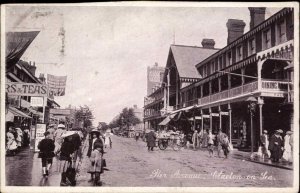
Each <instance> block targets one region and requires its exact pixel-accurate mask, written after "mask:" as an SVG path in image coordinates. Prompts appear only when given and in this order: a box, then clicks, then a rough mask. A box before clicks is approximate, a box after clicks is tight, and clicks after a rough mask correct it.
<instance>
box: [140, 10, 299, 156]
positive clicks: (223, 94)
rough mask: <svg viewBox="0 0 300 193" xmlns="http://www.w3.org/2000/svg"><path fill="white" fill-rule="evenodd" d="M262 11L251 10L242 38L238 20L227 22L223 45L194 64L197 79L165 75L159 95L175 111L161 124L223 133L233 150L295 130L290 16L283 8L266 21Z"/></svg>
mask: <svg viewBox="0 0 300 193" xmlns="http://www.w3.org/2000/svg"><path fill="white" fill-rule="evenodd" d="M265 10H266V9H265V8H249V11H250V18H251V21H250V30H249V32H247V33H245V34H244V27H245V25H246V24H245V23H244V22H243V21H242V20H236V19H229V20H228V22H227V24H226V25H227V28H228V36H227V46H225V47H224V48H222V49H220V50H217V51H215V52H214V53H211V54H210V55H209V56H207V57H205V58H203V59H202V60H201V61H199V62H196V63H194V65H193V66H194V68H195V69H196V71H197V72H198V73H199V78H197V79H192V80H191V79H190V78H195V77H194V76H188V77H182V76H174V75H173V76H172V71H171V70H169V72H170V74H171V75H170V76H165V79H164V80H166V79H168V80H169V81H168V82H167V84H166V87H168V89H167V91H165V92H163V93H165V94H164V95H165V96H166V97H165V98H166V100H168V102H167V104H168V105H169V106H172V107H173V111H170V112H168V113H167V115H166V118H165V119H164V120H163V122H162V123H163V124H165V122H169V123H170V122H171V121H172V120H174V121H176V125H177V127H180V126H182V128H179V129H182V130H185V131H186V132H190V131H192V130H193V129H198V130H201V129H211V130H212V131H213V133H214V134H216V133H217V131H218V130H219V129H221V130H222V131H223V132H225V133H227V134H228V136H229V137H230V141H231V142H232V144H233V145H234V146H235V147H237V148H241V149H243V148H244V149H249V148H251V149H252V150H253V149H255V148H256V147H258V145H259V136H260V134H261V133H262V131H263V130H267V131H268V133H269V134H273V133H274V131H275V130H277V129H282V130H283V131H287V130H293V124H292V123H293V76H294V73H293V66H294V61H293V50H294V49H293V48H294V19H293V18H294V11H293V9H292V8H284V9H282V10H280V11H279V12H277V13H276V14H274V15H272V16H271V17H269V18H268V19H267V20H265ZM208 42H209V41H208ZM171 47H172V46H171ZM179 57H180V59H181V60H183V58H184V56H183V54H180V56H179ZM189 57H192V56H191V54H190V55H189ZM171 58H172V57H171ZM169 59H170V58H168V62H167V67H168V66H169ZM175 61H176V60H175ZM177 61H179V60H178V59H177ZM183 61H184V63H183V66H185V67H186V66H187V65H189V64H188V62H186V61H187V60H183ZM177 63H178V62H177ZM177 63H176V65H177ZM176 67H177V70H178V65H177V66H176ZM179 68H180V67H179ZM175 72H176V70H175ZM178 72H179V74H180V71H179V70H178ZM167 73H168V72H167V70H166V71H165V74H167ZM178 80H179V82H178ZM187 80H189V81H190V82H189V83H188V84H186V85H185V86H183V85H182V83H184V81H187ZM172 88H175V89H174V90H172ZM160 89H164V87H163V85H162V87H161V88H160ZM165 90H166V89H165ZM162 101H163V100H162ZM152 103H153V104H157V103H159V102H158V101H157V100H154V101H153V102H152ZM145 106H146V107H148V106H147V104H146V103H145ZM159 107H160V106H158V107H157V108H159ZM184 123H185V124H184ZM187 123H189V124H187Z"/></svg>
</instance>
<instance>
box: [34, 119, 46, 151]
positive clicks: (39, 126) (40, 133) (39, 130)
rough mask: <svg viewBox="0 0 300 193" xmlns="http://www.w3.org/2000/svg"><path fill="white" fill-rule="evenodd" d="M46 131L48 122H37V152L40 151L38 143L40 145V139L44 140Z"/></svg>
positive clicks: (35, 149) (35, 148)
mask: <svg viewBox="0 0 300 193" xmlns="http://www.w3.org/2000/svg"><path fill="white" fill-rule="evenodd" d="M45 132H46V124H36V132H35V147H34V151H35V152H38V151H40V150H39V149H38V145H39V143H40V141H42V140H43V139H44V138H45V136H44V133H45Z"/></svg>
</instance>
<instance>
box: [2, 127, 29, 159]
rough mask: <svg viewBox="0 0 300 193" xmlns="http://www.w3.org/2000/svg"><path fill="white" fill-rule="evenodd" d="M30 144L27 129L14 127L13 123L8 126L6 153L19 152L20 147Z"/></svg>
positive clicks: (12, 154)
mask: <svg viewBox="0 0 300 193" xmlns="http://www.w3.org/2000/svg"><path fill="white" fill-rule="evenodd" d="M29 144H30V133H29V130H28V129H24V130H22V129H21V128H19V127H14V125H13V124H11V125H9V126H8V131H7V132H6V148H5V149H6V155H9V156H10V155H11V156H14V155H16V154H17V153H18V152H20V150H21V148H22V147H28V146H29Z"/></svg>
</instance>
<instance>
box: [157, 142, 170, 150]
mask: <svg viewBox="0 0 300 193" xmlns="http://www.w3.org/2000/svg"><path fill="white" fill-rule="evenodd" d="M158 147H159V149H160V150H165V149H167V147H168V143H167V142H165V141H163V140H159V141H158Z"/></svg>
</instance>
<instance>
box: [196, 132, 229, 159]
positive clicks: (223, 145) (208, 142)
mask: <svg viewBox="0 0 300 193" xmlns="http://www.w3.org/2000/svg"><path fill="white" fill-rule="evenodd" d="M192 143H193V148H194V150H196V148H197V147H202V148H207V149H208V152H209V156H210V157H212V156H213V154H214V149H215V146H216V147H217V153H218V157H221V156H220V153H221V151H223V153H224V156H225V158H227V157H228V154H229V151H230V150H231V149H232V148H231V146H230V142H229V138H228V136H227V135H226V134H225V133H223V132H222V129H219V131H218V134H217V135H213V134H212V130H211V129H207V130H201V131H200V132H199V133H198V131H197V130H195V131H194V133H193V136H192Z"/></svg>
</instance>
